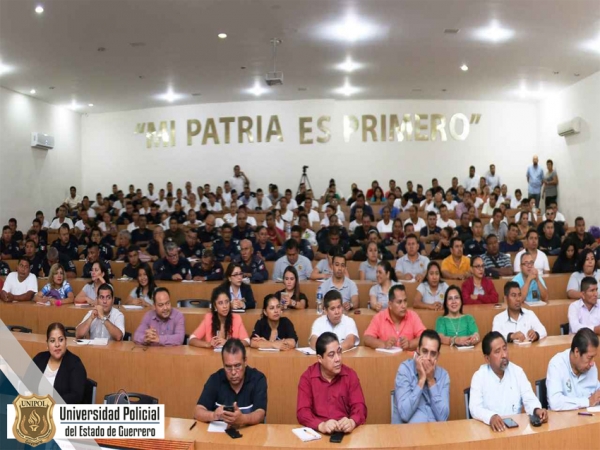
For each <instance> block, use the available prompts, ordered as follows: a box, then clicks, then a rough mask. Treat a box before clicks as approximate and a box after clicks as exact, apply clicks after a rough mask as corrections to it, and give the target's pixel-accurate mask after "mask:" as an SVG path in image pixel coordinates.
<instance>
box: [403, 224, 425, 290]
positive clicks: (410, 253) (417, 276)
mask: <svg viewBox="0 0 600 450" xmlns="http://www.w3.org/2000/svg"><path fill="white" fill-rule="evenodd" d="M428 264H429V258H427V257H426V256H423V255H420V254H419V240H418V239H417V236H416V235H414V234H409V235H407V236H406V255H404V256H403V257H401V258H400V259H398V261H396V276H397V277H398V280H415V281H416V282H417V283H419V282H421V281H422V280H423V277H424V276H425V271H426V270H427V265H428Z"/></svg>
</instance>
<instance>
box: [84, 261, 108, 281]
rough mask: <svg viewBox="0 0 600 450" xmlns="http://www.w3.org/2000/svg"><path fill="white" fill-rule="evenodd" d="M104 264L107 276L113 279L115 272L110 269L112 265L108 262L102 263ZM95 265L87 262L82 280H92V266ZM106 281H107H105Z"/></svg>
mask: <svg viewBox="0 0 600 450" xmlns="http://www.w3.org/2000/svg"><path fill="white" fill-rule="evenodd" d="M102 263H103V264H104V267H106V272H107V273H106V275H108V278H112V277H113V276H114V275H113V272H112V268H111V267H110V263H109V262H108V261H102ZM93 265H94V263H91V262H89V261H88V262H86V263H85V264H84V265H83V270H82V272H83V273H82V274H81V277H82V278H92V266H93ZM105 281H106V280H105Z"/></svg>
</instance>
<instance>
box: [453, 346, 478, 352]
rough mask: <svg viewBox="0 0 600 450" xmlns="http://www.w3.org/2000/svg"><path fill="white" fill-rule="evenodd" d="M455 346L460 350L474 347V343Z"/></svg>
mask: <svg viewBox="0 0 600 450" xmlns="http://www.w3.org/2000/svg"><path fill="white" fill-rule="evenodd" d="M456 348H457V349H458V350H459V351H460V350H471V349H472V348H475V346H474V345H462V346H460V347H458V346H457V347H456Z"/></svg>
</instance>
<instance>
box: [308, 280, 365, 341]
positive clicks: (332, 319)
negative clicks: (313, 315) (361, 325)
mask: <svg viewBox="0 0 600 450" xmlns="http://www.w3.org/2000/svg"><path fill="white" fill-rule="evenodd" d="M323 308H324V311H325V314H323V315H322V316H321V317H319V318H318V319H317V320H315V321H314V322H313V325H312V329H311V331H310V339H309V340H308V344H309V345H310V347H311V348H312V349H314V348H315V345H316V344H317V339H319V336H321V335H322V334H323V333H325V332H326V331H331V332H332V333H334V334H335V335H336V336H337V337H338V339H339V341H340V345H341V347H342V351H345V350H349V349H351V348H353V347H355V346H357V345H358V343H359V341H360V337H359V334H358V328H356V322H354V319H352V318H351V317H350V316H347V315H345V314H344V307H343V306H342V294H340V292H339V291H336V290H332V291H329V292H327V293H326V294H325V296H324V298H323Z"/></svg>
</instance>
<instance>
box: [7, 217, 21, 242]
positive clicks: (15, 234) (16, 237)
mask: <svg viewBox="0 0 600 450" xmlns="http://www.w3.org/2000/svg"><path fill="white" fill-rule="evenodd" d="M8 226H9V228H10V231H12V240H13V241H14V242H15V243H16V244H17V245H18V246H19V247H20V246H21V244H22V243H23V233H21V232H20V231H19V230H17V219H15V218H14V217H13V218H11V219H8Z"/></svg>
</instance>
